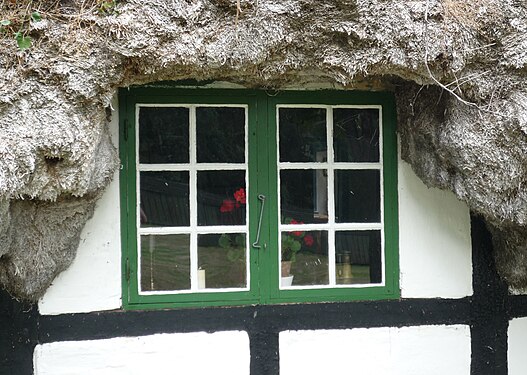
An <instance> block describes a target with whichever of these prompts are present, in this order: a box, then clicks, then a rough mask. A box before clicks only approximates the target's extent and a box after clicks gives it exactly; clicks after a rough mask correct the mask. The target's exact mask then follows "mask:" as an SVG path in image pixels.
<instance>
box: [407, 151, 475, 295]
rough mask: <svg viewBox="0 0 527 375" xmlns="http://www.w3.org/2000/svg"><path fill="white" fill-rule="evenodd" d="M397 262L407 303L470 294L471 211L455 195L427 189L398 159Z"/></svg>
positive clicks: (409, 168)
mask: <svg viewBox="0 0 527 375" xmlns="http://www.w3.org/2000/svg"><path fill="white" fill-rule="evenodd" d="M398 172H399V262H400V286H401V296H402V297H403V298H436V297H441V298H461V297H465V296H469V295H472V248H471V239H470V212H469V209H468V207H467V205H466V204H465V203H463V202H460V201H459V200H458V199H457V198H456V197H455V196H454V194H453V193H450V192H447V191H443V190H439V189H433V188H432V189H429V188H427V187H426V186H425V184H423V183H422V182H421V180H419V178H418V177H417V176H416V175H415V174H414V172H413V171H412V169H411V167H410V165H408V164H407V163H405V162H403V161H401V160H399V171H398Z"/></svg>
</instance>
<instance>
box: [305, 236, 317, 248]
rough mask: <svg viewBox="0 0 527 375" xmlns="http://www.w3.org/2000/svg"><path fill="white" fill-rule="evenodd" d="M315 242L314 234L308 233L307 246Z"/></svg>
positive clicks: (306, 237)
mask: <svg viewBox="0 0 527 375" xmlns="http://www.w3.org/2000/svg"><path fill="white" fill-rule="evenodd" d="M313 242H315V241H314V240H313V236H312V235H310V234H308V235H306V236H305V237H304V243H305V244H306V245H307V246H310V247H311V246H313Z"/></svg>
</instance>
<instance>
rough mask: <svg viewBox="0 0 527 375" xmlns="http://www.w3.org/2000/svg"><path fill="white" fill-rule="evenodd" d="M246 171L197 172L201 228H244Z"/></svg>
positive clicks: (199, 223) (199, 222)
mask: <svg viewBox="0 0 527 375" xmlns="http://www.w3.org/2000/svg"><path fill="white" fill-rule="evenodd" d="M245 212H246V200H245V171H199V172H198V225H244V224H245Z"/></svg>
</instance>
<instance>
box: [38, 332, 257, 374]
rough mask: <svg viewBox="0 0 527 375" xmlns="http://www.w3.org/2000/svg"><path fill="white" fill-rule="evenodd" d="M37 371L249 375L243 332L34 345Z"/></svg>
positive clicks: (248, 358)
mask: <svg viewBox="0 0 527 375" xmlns="http://www.w3.org/2000/svg"><path fill="white" fill-rule="evenodd" d="M33 366H34V374H35V375H72V374H75V375H94V374H97V375H110V374H111V375H121V374H122V375H134V374H137V375H139V374H141V375H143V374H228V375H248V374H249V369H250V350H249V337H248V335H247V333H246V332H240V331H236V332H216V333H213V334H208V333H204V332H196V333H179V334H162V335H152V336H144V337H120V338H113V339H108V340H93V341H71V342H57V343H52V344H45V345H38V346H37V347H36V348H35V352H34V356H33Z"/></svg>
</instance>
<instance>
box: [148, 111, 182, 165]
mask: <svg viewBox="0 0 527 375" xmlns="http://www.w3.org/2000/svg"><path fill="white" fill-rule="evenodd" d="M189 155H190V151H189V109H188V108H184V107H141V108H140V109H139V162H140V163H144V164H147V163H161V164H162V163H188V162H189Z"/></svg>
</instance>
